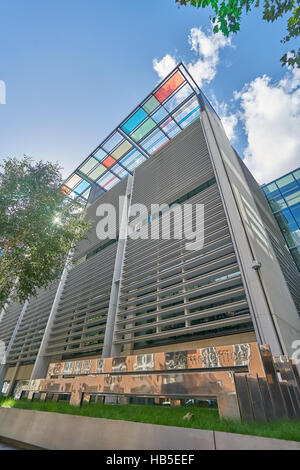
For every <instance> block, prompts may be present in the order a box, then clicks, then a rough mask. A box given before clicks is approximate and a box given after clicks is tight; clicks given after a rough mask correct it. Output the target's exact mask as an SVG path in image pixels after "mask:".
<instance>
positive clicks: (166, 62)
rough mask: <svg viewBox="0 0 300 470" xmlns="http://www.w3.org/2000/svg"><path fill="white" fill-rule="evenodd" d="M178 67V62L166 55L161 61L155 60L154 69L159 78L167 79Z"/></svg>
mask: <svg viewBox="0 0 300 470" xmlns="http://www.w3.org/2000/svg"><path fill="white" fill-rule="evenodd" d="M175 67H176V60H175V58H174V57H172V56H171V55H170V54H166V55H165V56H164V57H163V58H162V59H161V60H160V61H158V60H157V59H153V68H154V70H155V72H156V73H157V74H158V76H159V78H161V79H163V78H165V76H166V75H168V73H170V72H171V71H172V70H173V69H174V68H175Z"/></svg>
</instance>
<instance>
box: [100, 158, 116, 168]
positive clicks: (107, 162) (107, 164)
mask: <svg viewBox="0 0 300 470" xmlns="http://www.w3.org/2000/svg"><path fill="white" fill-rule="evenodd" d="M115 162H116V160H115V159H114V158H112V157H110V156H108V157H107V158H106V159H105V160H103V162H101V163H102V165H104V166H105V167H106V168H109V167H110V166H112V165H113V164H114V163H115Z"/></svg>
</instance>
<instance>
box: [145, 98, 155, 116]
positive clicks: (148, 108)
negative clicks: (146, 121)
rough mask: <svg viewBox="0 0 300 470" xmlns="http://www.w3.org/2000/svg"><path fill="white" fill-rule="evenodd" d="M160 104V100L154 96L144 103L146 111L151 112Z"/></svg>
mask: <svg viewBox="0 0 300 470" xmlns="http://www.w3.org/2000/svg"><path fill="white" fill-rule="evenodd" d="M157 106H159V101H157V99H156V98H155V97H154V96H151V98H149V100H147V101H146V103H144V104H143V109H144V110H145V111H146V113H148V114H150V113H152V111H154V109H155V108H157Z"/></svg>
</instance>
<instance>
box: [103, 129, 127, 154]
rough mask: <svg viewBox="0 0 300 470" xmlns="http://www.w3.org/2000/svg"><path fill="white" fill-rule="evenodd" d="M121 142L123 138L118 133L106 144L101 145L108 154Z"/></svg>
mask: <svg viewBox="0 0 300 470" xmlns="http://www.w3.org/2000/svg"><path fill="white" fill-rule="evenodd" d="M121 140H123V136H121V135H120V134H119V133H118V132H115V133H114V134H113V135H112V136H111V137H110V138H109V139H108V140H107V141H106V142H105V144H103V148H104V149H105V150H106V151H107V152H110V151H111V150H112V149H114V148H115V147H116V146H117V145H118V144H119V143H120V142H121Z"/></svg>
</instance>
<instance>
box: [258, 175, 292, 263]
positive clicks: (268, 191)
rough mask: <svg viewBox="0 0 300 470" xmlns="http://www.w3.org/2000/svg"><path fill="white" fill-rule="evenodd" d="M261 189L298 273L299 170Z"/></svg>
mask: <svg viewBox="0 0 300 470" xmlns="http://www.w3.org/2000/svg"><path fill="white" fill-rule="evenodd" d="M262 189H263V191H264V193H265V195H266V197H267V199H268V202H269V204H270V207H271V209H272V212H273V214H274V216H275V218H276V220H277V222H278V225H279V227H280V229H281V231H282V234H283V236H284V238H285V241H286V243H287V245H288V247H289V250H290V252H291V254H292V256H293V258H294V261H295V263H296V265H297V267H298V269H299V271H300V168H298V169H296V170H294V171H291V172H290V173H287V174H286V175H284V176H281V177H280V178H277V179H276V180H274V181H272V182H271V183H269V184H266V185H264V186H263V187H262Z"/></svg>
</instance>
